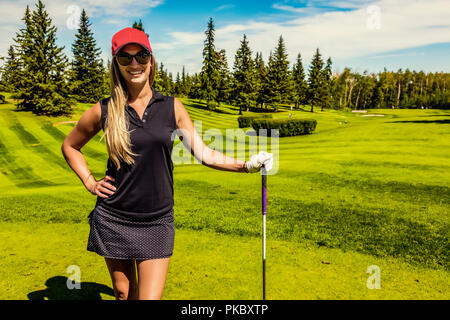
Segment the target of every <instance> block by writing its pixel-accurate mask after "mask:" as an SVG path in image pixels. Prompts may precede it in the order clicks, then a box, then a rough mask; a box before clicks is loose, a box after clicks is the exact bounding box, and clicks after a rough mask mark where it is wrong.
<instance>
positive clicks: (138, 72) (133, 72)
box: [128, 70, 144, 76]
mask: <svg viewBox="0 0 450 320" xmlns="http://www.w3.org/2000/svg"><path fill="white" fill-rule="evenodd" d="M128 73H129V74H131V75H133V76H137V75H140V74H143V73H144V70H141V71H128Z"/></svg>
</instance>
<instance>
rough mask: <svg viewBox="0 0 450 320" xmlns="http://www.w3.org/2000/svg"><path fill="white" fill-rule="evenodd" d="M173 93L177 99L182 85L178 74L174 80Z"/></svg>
mask: <svg viewBox="0 0 450 320" xmlns="http://www.w3.org/2000/svg"><path fill="white" fill-rule="evenodd" d="M174 92H175V95H176V96H177V97H179V96H180V95H181V92H182V83H181V78H180V73H179V72H177V77H176V78H175V84H174Z"/></svg>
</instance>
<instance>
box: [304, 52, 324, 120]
mask: <svg viewBox="0 0 450 320" xmlns="http://www.w3.org/2000/svg"><path fill="white" fill-rule="evenodd" d="M322 68H323V61H322V56H321V54H320V52H319V48H317V49H316V53H315V54H314V56H313V59H312V62H311V66H310V69H309V77H308V95H307V100H308V103H309V104H310V105H311V112H314V107H315V106H319V105H320V104H321V103H322V91H321V90H322V85H323V83H322V82H323V76H322Z"/></svg>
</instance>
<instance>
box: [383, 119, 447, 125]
mask: <svg viewBox="0 0 450 320" xmlns="http://www.w3.org/2000/svg"><path fill="white" fill-rule="evenodd" d="M398 122H403V123H438V124H448V123H450V119H445V120H411V121H389V122H387V121H386V123H398Z"/></svg>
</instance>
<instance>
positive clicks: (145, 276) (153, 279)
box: [136, 258, 170, 300]
mask: <svg viewBox="0 0 450 320" xmlns="http://www.w3.org/2000/svg"><path fill="white" fill-rule="evenodd" d="M169 260H170V258H162V259H151V260H136V264H137V270H138V284H139V300H160V299H161V297H162V294H163V290H164V285H165V283H166V277H167V271H168V270H169Z"/></svg>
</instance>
